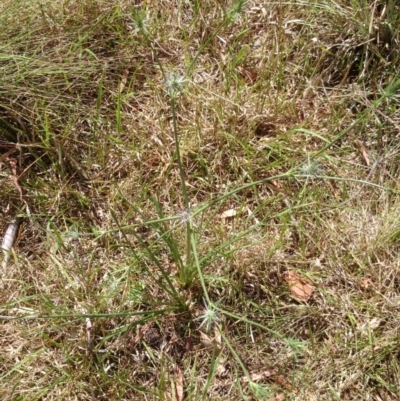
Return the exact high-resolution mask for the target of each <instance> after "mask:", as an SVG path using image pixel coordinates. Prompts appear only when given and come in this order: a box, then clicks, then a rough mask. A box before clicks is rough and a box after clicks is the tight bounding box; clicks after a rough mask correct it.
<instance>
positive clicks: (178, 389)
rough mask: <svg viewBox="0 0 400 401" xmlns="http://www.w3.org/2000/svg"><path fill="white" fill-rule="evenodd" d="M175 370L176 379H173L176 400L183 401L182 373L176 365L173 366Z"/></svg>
mask: <svg viewBox="0 0 400 401" xmlns="http://www.w3.org/2000/svg"><path fill="white" fill-rule="evenodd" d="M175 371H176V381H175V390H176V401H183V374H182V371H181V370H180V369H179V367H178V366H176V367H175Z"/></svg>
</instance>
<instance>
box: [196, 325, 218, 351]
mask: <svg viewBox="0 0 400 401" xmlns="http://www.w3.org/2000/svg"><path fill="white" fill-rule="evenodd" d="M200 342H201V343H202V344H203V345H204V347H206V348H213V349H214V352H215V353H216V354H219V353H220V352H221V350H222V347H221V337H220V335H216V337H214V338H211V337H210V336H208V335H207V334H205V333H203V332H202V331H200Z"/></svg>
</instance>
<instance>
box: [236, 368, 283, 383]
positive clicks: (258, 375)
mask: <svg viewBox="0 0 400 401" xmlns="http://www.w3.org/2000/svg"><path fill="white" fill-rule="evenodd" d="M277 373H278V369H276V368H275V369H272V370H265V371H264V372H257V373H256V372H253V373H252V374H251V375H250V380H252V381H253V382H257V381H260V380H261V379H266V378H268V377H271V376H273V375H276V374H277ZM242 380H243V381H244V382H245V383H248V381H249V379H248V378H247V377H246V376H245V377H243V379H242Z"/></svg>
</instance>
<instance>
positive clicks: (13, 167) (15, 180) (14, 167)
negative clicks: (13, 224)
mask: <svg viewBox="0 0 400 401" xmlns="http://www.w3.org/2000/svg"><path fill="white" fill-rule="evenodd" d="M8 162H9V163H10V167H11V171H12V175H13V183H14V185H15V188H17V190H18V193H19V198H20V199H21V202H22V188H21V186H20V185H19V183H18V178H19V177H18V174H17V163H16V162H15V160H13V159H8Z"/></svg>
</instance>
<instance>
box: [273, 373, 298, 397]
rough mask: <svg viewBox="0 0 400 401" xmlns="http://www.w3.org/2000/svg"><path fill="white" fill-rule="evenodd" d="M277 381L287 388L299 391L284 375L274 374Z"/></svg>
mask: <svg viewBox="0 0 400 401" xmlns="http://www.w3.org/2000/svg"><path fill="white" fill-rule="evenodd" d="M274 381H275V383H278V384H280V385H281V386H282V387H285V389H286V390H291V391H293V392H294V393H298V392H299V390H298V389H297V388H294V387H293V386H292V385H291V384H290V383H289V382H288V381H287V380H286V379H285V378H284V377H283V376H274Z"/></svg>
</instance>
